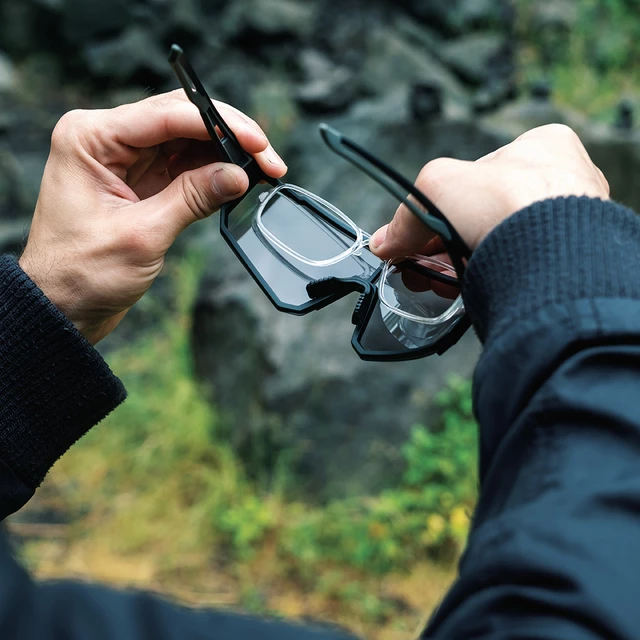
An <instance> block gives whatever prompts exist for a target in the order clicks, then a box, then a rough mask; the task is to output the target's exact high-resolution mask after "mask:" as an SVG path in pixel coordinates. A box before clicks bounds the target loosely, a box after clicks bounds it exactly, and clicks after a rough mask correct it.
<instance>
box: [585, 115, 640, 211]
mask: <svg viewBox="0 0 640 640" xmlns="http://www.w3.org/2000/svg"><path fill="white" fill-rule="evenodd" d="M581 136H582V139H583V142H584V143H585V146H586V147H587V151H588V152H589V155H590V156H591V159H592V160H593V162H594V163H595V164H596V165H597V166H598V167H599V168H600V169H601V170H602V172H603V173H604V175H605V177H606V178H607V180H608V181H609V186H610V187H611V197H612V198H613V199H614V200H617V201H618V202H621V203H622V204H625V205H627V206H628V207H630V208H631V209H633V210H634V211H640V183H639V182H638V179H637V177H638V175H639V172H640V133H639V132H637V131H636V132H630V131H624V130H615V129H612V128H611V127H607V126H604V125H603V126H592V127H590V128H589V130H588V131H584V132H581Z"/></svg>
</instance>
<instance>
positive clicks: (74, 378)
mask: <svg viewBox="0 0 640 640" xmlns="http://www.w3.org/2000/svg"><path fill="white" fill-rule="evenodd" d="M0 372H1V375H0V458H2V460H4V462H5V463H7V464H8V465H9V466H10V467H11V468H12V469H13V471H14V473H15V474H16V475H17V476H18V477H19V478H20V479H21V480H22V481H23V482H24V483H26V484H27V485H29V486H30V487H32V488H35V487H37V486H38V485H39V484H40V483H41V482H42V480H43V479H44V476H45V475H46V473H47V471H48V470H49V468H50V467H51V466H52V465H53V463H54V462H55V461H56V460H57V459H58V458H59V457H60V456H61V455H62V454H63V453H64V452H65V451H66V450H67V449H68V448H69V447H70V446H71V445H72V444H73V443H74V442H75V441H76V440H78V439H79V438H80V437H81V436H82V435H84V434H85V433H86V432H87V431H88V430H89V429H91V427H93V426H94V425H95V424H97V423H98V422H99V421H100V420H102V419H103V418H104V417H105V416H106V415H107V414H108V413H110V412H111V411H112V410H113V409H114V408H115V407H116V406H118V405H119V404H120V403H121V402H122V401H123V400H124V398H125V397H126V392H125V389H124V387H123V385H122V383H121V382H120V380H118V378H116V377H115V376H114V375H113V373H111V371H110V369H109V367H108V366H107V364H106V363H105V361H104V360H103V359H102V357H101V356H100V354H99V353H98V352H97V351H96V350H95V349H94V348H93V347H92V346H91V345H90V344H89V343H88V342H87V341H86V340H85V339H84V337H83V336H82V335H81V334H80V333H79V332H78V331H77V330H76V328H75V327H74V326H73V324H71V323H70V322H69V321H68V320H67V319H66V317H65V316H64V315H63V314H62V313H61V312H60V311H59V310H58V309H57V308H56V307H55V306H54V305H53V304H52V303H51V302H50V301H49V300H48V299H47V298H46V297H45V295H44V294H43V293H42V291H40V289H39V288H38V287H37V286H36V285H35V284H34V283H33V282H32V281H31V280H30V279H29V277H28V276H27V275H26V274H25V273H24V271H22V269H20V267H19V266H18V264H17V262H16V260H15V258H13V257H9V256H3V257H0Z"/></svg>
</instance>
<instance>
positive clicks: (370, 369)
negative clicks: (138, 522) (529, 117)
mask: <svg viewBox="0 0 640 640" xmlns="http://www.w3.org/2000/svg"><path fill="white" fill-rule="evenodd" d="M399 96H402V98H403V99H404V100H405V111H404V112H405V114H406V112H407V107H406V92H401V93H399ZM398 99H400V97H398V98H394V100H398ZM390 104H391V103H390V102H385V103H384V109H383V108H382V107H380V106H376V105H368V106H366V105H363V106H362V107H361V108H359V109H358V110H355V109H354V110H353V111H352V112H350V113H349V114H348V115H345V116H343V117H341V118H338V119H333V120H332V124H333V125H335V126H337V127H338V128H339V129H341V130H342V131H343V132H344V133H346V134H348V135H350V136H352V137H353V138H354V139H356V140H357V141H358V142H361V143H363V144H364V145H365V146H367V147H369V148H371V150H372V151H373V152H374V153H376V154H377V155H379V156H380V157H382V158H384V159H385V160H386V161H387V162H389V163H390V164H391V165H392V166H395V167H396V168H397V169H398V170H399V171H400V172H401V173H403V174H404V175H406V176H408V177H409V178H410V179H413V177H414V176H415V175H417V173H418V171H419V170H420V169H421V168H422V166H423V164H424V163H426V162H427V161H429V160H430V159H431V158H433V157H436V156H441V155H445V156H457V157H460V158H463V159H476V158H478V157H480V156H482V155H485V154H486V153H488V152H490V151H492V150H494V149H495V148H496V147H497V146H500V144H501V143H502V139H500V138H498V137H496V136H493V135H490V134H486V133H484V132H483V131H482V130H480V129H479V128H478V127H477V126H476V125H475V124H474V123H473V122H464V121H461V122H449V121H445V120H437V121H433V122H431V123H427V124H423V125H416V124H415V123H408V122H406V121H401V120H400V118H399V116H398V110H396V112H395V113H393V112H390V111H389V105H390ZM375 113H381V114H382V113H384V114H385V116H384V117H385V118H386V120H383V119H380V120H373V119H372V114H375ZM290 139H291V140H292V146H291V147H290V148H289V149H286V150H284V151H283V154H284V157H285V158H286V159H287V162H288V163H289V166H290V173H289V176H288V179H289V180H290V181H292V182H294V183H296V184H300V185H301V186H303V187H305V188H308V189H310V190H311V191H314V192H315V193H318V194H319V195H321V196H322V197H325V198H327V199H328V200H330V201H331V202H334V203H335V204H336V205H337V206H339V207H340V208H341V209H342V210H343V211H345V212H346V213H347V214H348V215H349V216H351V217H352V218H353V219H354V220H355V221H356V222H357V223H358V224H359V225H361V226H362V227H363V228H364V229H365V230H367V231H373V230H375V229H376V228H377V227H378V226H379V225H380V224H381V223H383V222H385V221H387V220H388V219H389V218H390V217H391V215H392V214H393V212H394V210H395V208H396V206H397V203H396V202H395V201H394V199H393V198H392V197H391V196H388V195H387V194H386V192H384V191H383V190H382V188H380V187H378V186H377V185H376V184H375V183H373V182H372V181H371V180H370V179H369V178H368V177H367V176H365V175H364V174H362V173H361V172H360V171H358V170H357V169H355V168H354V167H352V166H351V165H350V164H348V163H346V162H345V161H344V160H342V159H341V158H339V157H336V156H334V155H333V154H332V153H331V152H330V151H329V150H327V149H326V147H324V144H323V143H322V141H321V139H320V137H319V135H318V133H317V128H316V125H315V124H314V125H311V124H309V123H305V122H303V123H301V124H300V126H299V128H298V129H297V130H296V131H294V132H293V133H292V134H291V136H290ZM216 235H217V233H216V232H215V229H213V231H212V239H211V242H212V244H211V245H210V263H209V267H208V269H207V275H206V276H205V278H204V279H203V281H202V286H201V290H200V294H199V297H198V301H197V303H196V307H195V315H194V329H193V331H194V338H193V349H194V356H195V363H196V370H197V372H198V374H199V376H200V377H201V378H202V379H203V380H204V381H205V383H206V384H207V386H210V387H211V388H212V389H213V390H214V398H215V402H216V406H217V407H219V409H220V411H221V412H222V414H223V415H225V416H227V419H228V422H227V424H228V434H229V436H228V437H229V439H230V441H231V442H232V443H233V444H234V446H235V447H236V449H237V450H238V451H239V452H240V453H241V454H242V456H243V458H244V459H245V461H246V462H247V465H248V467H249V468H250V469H251V468H253V469H256V468H259V469H262V470H264V469H265V468H269V466H270V465H271V468H273V465H275V464H276V462H275V461H277V459H278V457H279V456H280V455H282V454H283V453H286V455H287V456H288V458H289V459H291V460H292V468H293V472H294V474H295V482H296V486H297V487H299V489H300V491H301V492H303V493H306V494H307V495H310V496H312V497H313V498H316V499H319V500H326V499H331V498H334V497H338V496H344V495H353V494H368V493H375V492H376V491H378V490H379V489H381V488H383V487H387V486H391V485H392V484H393V483H394V482H395V481H397V479H398V478H399V476H400V475H401V474H402V471H403V463H402V455H401V451H400V449H401V446H402V444H403V443H404V442H406V439H407V436H408V434H409V433H410V431H411V429H412V427H413V426H414V425H415V424H417V423H422V424H430V422H431V421H432V420H433V418H434V409H433V406H432V398H433V395H434V393H436V391H437V390H438V389H440V388H441V387H442V385H443V384H444V383H445V381H446V378H447V376H448V375H449V374H450V373H452V372H456V373H459V374H461V375H469V374H470V373H471V371H472V369H473V366H474V364H475V361H476V358H477V355H478V351H479V347H478V344H477V342H476V340H475V338H474V336H473V334H472V333H471V332H470V333H469V334H468V335H467V336H466V337H465V339H463V341H461V343H460V344H458V345H457V346H456V347H454V348H453V349H452V350H450V351H449V352H448V353H447V354H445V355H444V356H442V357H434V358H430V359H424V360H420V361H416V362H408V363H385V364H381V363H366V362H363V361H361V360H360V359H359V358H358V357H357V355H356V354H355V353H354V352H353V351H352V349H351V347H350V339H351V334H352V332H353V327H352V325H351V323H350V317H351V313H352V311H353V308H354V305H355V303H356V297H355V296H351V297H350V298H348V299H346V300H343V301H341V302H339V303H337V304H334V305H331V306H330V307H328V308H326V309H323V310H322V311H318V312H316V313H312V314H310V315H308V316H305V317H294V316H289V315H286V314H282V313H279V312H277V311H276V310H275V309H274V308H273V307H272V306H271V304H270V302H269V301H268V300H267V298H266V297H265V296H264V295H263V293H262V292H261V290H260V289H259V288H258V287H257V285H256V284H255V283H254V282H253V281H252V280H251V278H250V276H249V275H248V274H247V273H246V271H245V270H244V268H243V267H242V265H241V264H240V263H239V262H238V260H237V259H236V258H235V256H234V255H233V254H232V252H231V251H230V250H229V249H228V248H225V247H224V242H223V241H222V239H221V238H216V237H215V236H216Z"/></svg>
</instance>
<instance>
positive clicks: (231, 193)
mask: <svg viewBox="0 0 640 640" xmlns="http://www.w3.org/2000/svg"><path fill="white" fill-rule="evenodd" d="M248 187H249V178H248V177H247V174H246V173H245V172H244V171H243V170H242V169H241V168H240V167H238V166H236V165H233V164H225V163H216V164H213V165H206V166H204V167H200V168H199V169H194V170H192V171H186V172H184V173H182V174H180V176H178V177H177V178H176V179H175V180H174V181H173V182H172V183H171V184H170V185H169V186H168V187H167V188H166V189H164V191H162V192H161V193H158V194H157V195H155V196H153V197H151V198H148V199H147V200H145V201H144V202H141V203H139V204H138V205H136V206H139V207H141V208H144V209H145V215H146V216H147V218H148V219H149V220H150V224H151V225H152V226H153V227H154V229H155V230H156V231H157V232H159V233H162V234H164V237H165V243H166V248H167V249H168V248H169V246H171V244H172V243H173V241H174V240H175V238H176V237H177V236H178V234H179V233H180V232H182V231H184V229H186V228H187V227H188V226H189V225H190V224H192V223H193V222H196V221H197V220H202V219H204V218H207V217H208V216H210V215H211V214H212V213H214V212H215V211H218V209H220V207H221V206H222V205H223V204H224V203H225V202H229V201H230V200H234V199H236V198H239V197H240V196H241V195H242V194H243V193H245V192H246V190H247V189H248Z"/></svg>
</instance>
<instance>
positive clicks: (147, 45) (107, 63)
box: [83, 27, 173, 82]
mask: <svg viewBox="0 0 640 640" xmlns="http://www.w3.org/2000/svg"><path fill="white" fill-rule="evenodd" d="M83 57H84V60H85V63H86V65H87V68H88V69H89V70H90V71H91V73H93V74H95V75H96V76H98V77H102V78H105V77H108V78H112V79H114V80H118V81H120V82H123V81H127V80H133V79H141V78H145V79H146V78H149V79H152V80H154V79H162V78H165V79H169V78H172V77H173V72H172V71H171V68H170V67H169V65H168V64H167V62H166V52H165V51H164V50H163V49H162V48H161V47H160V46H159V45H158V44H157V42H156V40H155V39H154V38H153V36H152V34H151V33H150V32H149V31H148V30H146V29H143V28H140V27H130V28H128V29H126V30H125V31H123V32H122V33H121V34H120V35H119V36H117V37H115V38H113V39H111V40H106V41H100V42H97V43H92V44H89V45H87V46H86V47H85V48H84V50H83Z"/></svg>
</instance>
